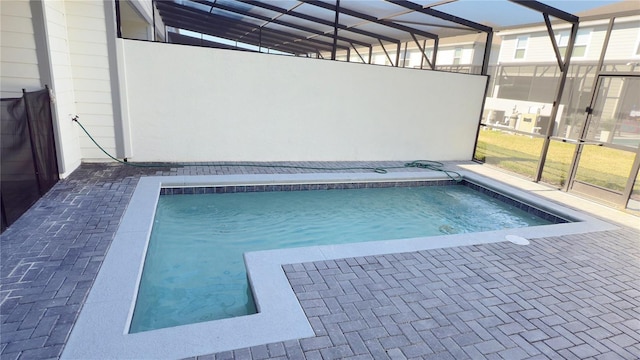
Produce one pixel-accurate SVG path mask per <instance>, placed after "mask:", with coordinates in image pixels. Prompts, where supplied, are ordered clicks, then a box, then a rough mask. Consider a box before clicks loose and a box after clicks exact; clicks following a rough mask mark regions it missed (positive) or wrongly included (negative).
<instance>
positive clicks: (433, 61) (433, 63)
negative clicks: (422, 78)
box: [431, 39, 440, 70]
mask: <svg viewBox="0 0 640 360" xmlns="http://www.w3.org/2000/svg"><path fill="white" fill-rule="evenodd" d="M439 44H440V39H435V40H434V43H433V54H432V56H431V70H435V69H436V56H437V55H438V46H439Z"/></svg>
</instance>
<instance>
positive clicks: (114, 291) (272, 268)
mask: <svg viewBox="0 0 640 360" xmlns="http://www.w3.org/2000/svg"><path fill="white" fill-rule="evenodd" d="M461 173H462V174H463V176H464V177H465V179H467V180H470V181H472V182H473V183H476V184H479V185H482V186H483V187H487V188H490V189H499V192H500V193H501V194H502V196H505V197H507V198H510V199H515V200H518V201H519V202H524V203H528V204H530V205H531V207H532V208H535V209H539V210H543V211H547V212H551V213H553V214H555V215H557V216H559V217H561V218H564V219H567V220H571V221H573V222H571V223H560V224H552V225H544V226H531V227H525V228H518V229H508V230H494V231H486V232H482V233H472V234H453V235H439V236H434V237H429V238H424V237H418V238H411V239H396V240H381V241H376V242H362V243H356V244H345V245H325V246H312V247H303V248H290V249H280V250H265V251H257V252H249V253H245V254H244V258H245V263H246V266H247V276H248V278H249V281H250V284H251V288H252V291H253V294H254V296H255V301H256V308H257V310H258V313H256V314H253V315H248V316H241V317H236V318H230V319H221V320H216V321H208V322H201V323H196V324H190V325H183V326H176V327H171V328H163V329H158V330H153V331H145V332H140V333H135V334H129V333H128V330H129V327H130V322H131V317H132V314H133V309H134V304H135V297H136V294H137V293H138V286H139V280H140V276H141V273H142V266H143V261H144V256H145V254H146V252H147V246H148V239H149V236H150V232H151V228H152V223H153V217H154V213H155V209H156V205H157V202H158V198H159V193H160V191H161V189H163V188H182V187H208V186H211V185H212V184H213V185H215V186H271V185H283V184H284V185H285V186H287V185H288V184H311V183H318V182H323V183H354V182H370V183H371V182H373V183H375V182H391V181H414V180H415V181H430V180H433V181H443V180H444V181H446V180H447V179H446V178H443V177H442V175H441V174H435V173H389V174H384V175H382V174H363V173H352V174H295V175H224V176H184V177H181V176H175V177H148V178H141V179H140V181H139V183H138V186H137V188H136V190H135V192H134V194H133V197H132V199H131V201H130V203H129V206H128V208H127V211H126V213H125V215H124V217H123V219H122V222H121V224H120V227H119V229H118V232H117V233H116V237H115V239H114V240H113V242H112V245H111V247H110V249H109V252H108V254H107V256H106V258H105V260H104V263H103V265H102V267H101V270H100V272H99V274H98V277H97V279H96V281H95V283H94V285H93V287H92V289H91V292H90V294H89V297H88V298H87V300H86V301H85V304H84V306H83V309H82V311H81V313H80V316H79V318H78V320H77V321H76V324H75V326H74V329H73V331H72V333H71V336H70V338H69V340H68V342H67V345H66V347H65V349H64V352H63V355H62V357H63V358H76V359H77V358H93V359H98V358H184V357H189V356H194V355H199V354H209V353H214V352H220V351H226V350H231V349H237V348H243V347H249V346H254V345H259V344H266V343H272V342H278V341H286V340H291V339H299V338H304V337H309V336H313V335H314V332H313V329H312V327H311V326H310V324H309V322H308V319H307V317H306V316H305V314H304V312H303V311H302V308H301V306H300V304H299V303H298V301H297V299H296V297H295V294H294V293H293V291H292V289H291V285H290V284H289V282H288V280H287V278H286V276H285V274H284V272H283V270H282V266H283V265H284V264H298V263H304V262H310V261H318V260H330V259H341V258H350V257H358V256H369V255H379V254H390V253H402V252H413V251H420V250H428V249H436V248H443V247H453V246H465V245H475V244H483V243H492V242H500V241H505V237H506V236H508V235H517V236H521V237H524V238H536V237H550V236H561V235H567V234H573V233H585V232H592V231H602V230H611V229H614V228H615V226H612V225H610V224H608V223H606V222H602V221H599V220H597V219H595V218H592V217H590V216H588V215H586V214H583V213H580V212H577V211H573V210H571V209H568V208H564V207H562V206H558V205H557V204H555V203H552V202H549V201H546V200H542V199H540V198H538V197H536V196H533V195H531V194H529V193H527V192H524V191H520V190H517V189H513V188H510V187H508V186H505V185H504V184H502V183H500V182H497V181H493V180H490V179H486V178H483V177H481V176H478V175H476V174H474V173H471V172H466V171H461ZM291 186H294V185H291ZM87 344H91V346H87Z"/></svg>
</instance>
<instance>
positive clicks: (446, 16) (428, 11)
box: [385, 0, 493, 32]
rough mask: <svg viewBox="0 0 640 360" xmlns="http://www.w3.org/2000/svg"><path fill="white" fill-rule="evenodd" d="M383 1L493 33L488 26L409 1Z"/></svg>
mask: <svg viewBox="0 0 640 360" xmlns="http://www.w3.org/2000/svg"><path fill="white" fill-rule="evenodd" d="M385 1H386V2H389V3H392V4H396V5H398V6H401V7H403V8H406V9H409V10H413V11H415V12H420V13H423V14H427V15H431V16H433V17H437V18H439V19H442V20H447V21H450V22H453V23H456V24H459V25H463V26H466V27H468V28H471V29H474V30H478V31H481V32H490V31H491V32H493V28H491V27H489V26H486V25H482V24H479V23H477V22H473V21H471V20H467V19H463V18H461V17H458V16H455V15H451V14H447V13H445V12H442V11H439V10H435V9H431V8H428V7H423V6H422V5H420V4H416V3H413V2H411V1H406V0H385Z"/></svg>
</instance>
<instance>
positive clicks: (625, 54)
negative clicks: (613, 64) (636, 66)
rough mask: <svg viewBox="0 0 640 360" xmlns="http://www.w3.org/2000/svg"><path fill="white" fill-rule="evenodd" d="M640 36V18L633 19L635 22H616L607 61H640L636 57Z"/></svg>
mask: <svg viewBox="0 0 640 360" xmlns="http://www.w3.org/2000/svg"><path fill="white" fill-rule="evenodd" d="M639 36H640V16H636V17H634V18H633V21H629V22H618V21H616V23H615V25H614V27H613V32H612V33H611V39H610V40H609V46H608V47H607V55H606V56H605V60H607V61H610V60H627V59H638V56H636V55H635V51H636V46H637V45H638V38H639Z"/></svg>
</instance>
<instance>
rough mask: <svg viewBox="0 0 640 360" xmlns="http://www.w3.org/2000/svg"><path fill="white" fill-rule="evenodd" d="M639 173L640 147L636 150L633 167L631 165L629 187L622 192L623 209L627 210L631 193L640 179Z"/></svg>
mask: <svg viewBox="0 0 640 360" xmlns="http://www.w3.org/2000/svg"><path fill="white" fill-rule="evenodd" d="M638 171H640V147H639V148H638V149H637V150H636V157H635V159H634V160H633V165H631V172H630V173H629V179H627V185H626V186H625V187H624V191H623V192H622V204H621V205H622V207H623V208H626V207H627V203H629V198H631V193H632V192H633V185H634V184H635V182H636V178H637V177H638Z"/></svg>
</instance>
